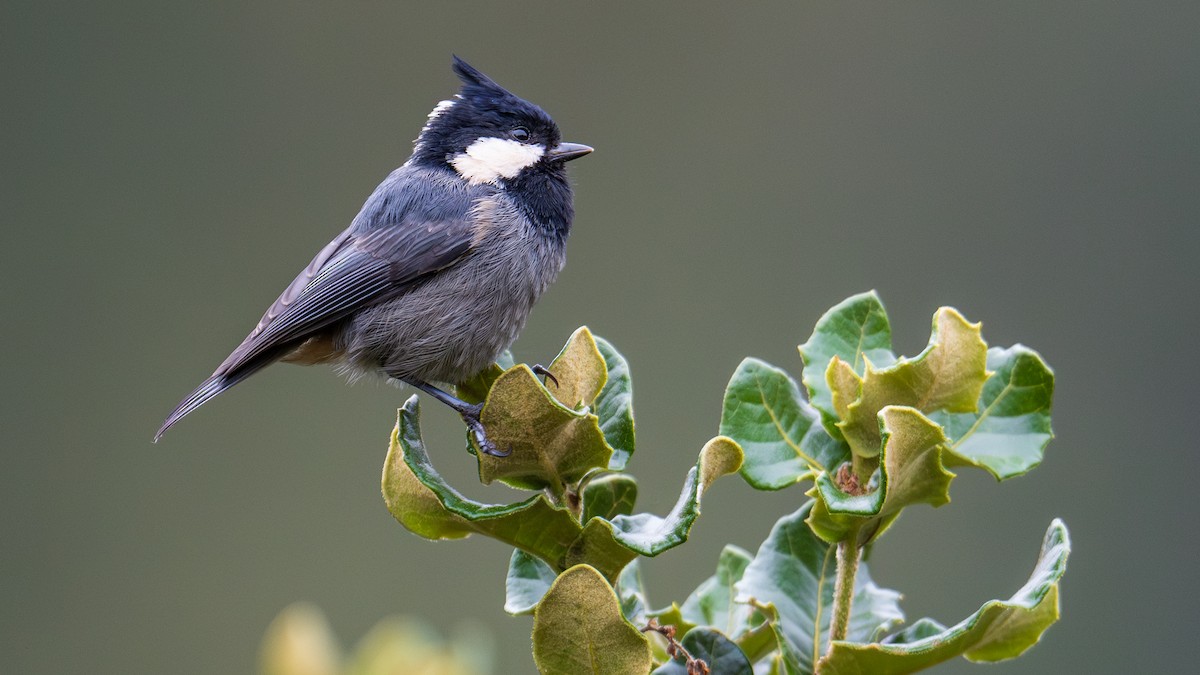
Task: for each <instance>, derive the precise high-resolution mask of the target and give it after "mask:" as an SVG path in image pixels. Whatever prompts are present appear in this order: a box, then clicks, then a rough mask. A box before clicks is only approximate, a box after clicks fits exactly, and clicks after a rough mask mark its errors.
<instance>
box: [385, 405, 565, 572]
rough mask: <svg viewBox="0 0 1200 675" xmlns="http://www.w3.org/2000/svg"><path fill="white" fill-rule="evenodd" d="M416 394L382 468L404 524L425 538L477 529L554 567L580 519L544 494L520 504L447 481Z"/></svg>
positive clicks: (391, 505) (388, 495)
mask: <svg viewBox="0 0 1200 675" xmlns="http://www.w3.org/2000/svg"><path fill="white" fill-rule="evenodd" d="M419 419H420V418H419V403H418V400H417V397H416V396H413V397H412V398H410V399H408V401H406V402H405V404H404V406H403V407H402V408H400V411H399V414H398V416H397V420H396V428H395V429H394V430H393V431H392V441H391V445H390V447H389V448H388V455H387V460H386V461H385V462H384V467H383V498H384V502H385V503H386V504H387V507H388V511H390V512H391V514H392V516H393V517H395V518H396V520H398V521H400V524H401V525H403V526H404V527H406V528H408V529H409V530H410V531H412V532H413V533H415V534H417V535H419V536H421V537H424V538H426V539H460V538H462V537H465V536H467V535H469V534H471V533H473V532H478V533H481V534H486V535H487V536H489V537H492V538H494V539H499V540H500V541H503V542H506V543H508V544H511V545H513V546H516V547H518V548H521V549H524V550H525V551H528V552H529V553H532V554H534V555H536V556H537V557H539V558H541V559H542V560H544V561H545V562H546V563H547V564H549V565H550V566H551V567H555V568H556V569H560V570H561V569H564V566H563V559H564V558H565V556H566V554H567V552H568V551H569V550H570V547H571V545H572V544H573V543H574V542H575V541H576V540H577V539H578V538H579V535H580V533H581V531H582V530H581V528H580V526H579V523H578V521H576V520H575V519H574V517H572V515H571V514H570V512H569V511H567V510H566V509H562V508H558V507H555V506H553V505H551V504H550V503H549V502H548V501H547V500H546V497H545V496H544V495H540V494H539V495H535V496H534V497H531V498H530V499H527V500H525V501H523V502H518V503H516V504H503V505H500V504H483V503H480V502H477V501H474V500H471V499H469V498H467V497H465V496H463V495H462V494H460V493H459V492H458V491H456V490H455V489H454V488H452V487H450V485H449V484H448V483H446V481H445V479H443V478H442V476H441V475H440V474H438V472H437V471H436V470H435V469H434V468H433V465H432V464H431V463H430V461H429V455H428V453H427V452H426V450H425V444H424V442H423V441H422V440H421V428H420V421H419Z"/></svg>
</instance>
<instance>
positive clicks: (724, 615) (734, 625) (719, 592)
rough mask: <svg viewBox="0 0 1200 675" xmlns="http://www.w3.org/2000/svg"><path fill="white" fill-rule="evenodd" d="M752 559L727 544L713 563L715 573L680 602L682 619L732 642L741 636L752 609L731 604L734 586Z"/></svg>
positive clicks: (748, 623)
mask: <svg viewBox="0 0 1200 675" xmlns="http://www.w3.org/2000/svg"><path fill="white" fill-rule="evenodd" d="M752 559H753V558H752V556H751V555H750V553H749V552H748V551H746V550H743V549H741V548H739V547H737V546H734V545H732V544H727V545H726V546H725V548H724V549H723V550H722V551H721V556H720V558H718V559H717V573H716V574H714V575H712V576H711V577H709V578H708V579H705V580H704V581H703V582H702V583H701V584H700V585H699V586H697V587H696V590H695V591H692V594H691V595H689V596H688V597H687V599H686V600H684V601H683V604H682V605H681V606H680V608H679V610H680V614H681V615H682V617H683V618H684V619H686V620H687V621H689V622H690V623H692V624H695V625H697V626H710V627H712V628H716V629H717V630H719V631H721V632H722V633H724V634H725V635H728V636H729V637H732V638H737V637H738V636H740V635H741V634H742V633H743V632H745V631H746V630H747V629H748V628H749V625H750V615H751V614H752V613H753V611H754V608H753V607H751V606H749V605H745V604H738V603H735V602H734V597H736V596H737V592H736V591H735V590H734V585H735V584H737V582H738V581H741V579H742V573H743V572H745V571H746V566H747V565H749V564H750V561H751V560H752Z"/></svg>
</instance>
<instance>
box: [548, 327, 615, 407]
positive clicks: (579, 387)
mask: <svg viewBox="0 0 1200 675" xmlns="http://www.w3.org/2000/svg"><path fill="white" fill-rule="evenodd" d="M547 370H549V371H550V374H551V375H552V376H553V379H551V381H550V385H549V387H548V390H549V391H550V392H551V393H552V394H554V398H556V399H558V400H559V402H561V403H562V404H563V405H564V406H566V407H567V408H570V409H572V410H580V409H583V408H586V407H589V406H591V405H592V401H594V400H596V396H598V395H599V394H600V391H601V390H602V389H603V388H604V384H605V380H607V379H608V367H607V365H606V364H605V361H604V356H603V355H602V354H601V353H600V350H599V348H598V347H597V346H596V340H595V338H593V337H592V333H591V331H589V330H588V328H587V326H582V327H580V328H576V329H575V332H574V333H572V334H571V337H570V338H568V339H567V344H565V345H563V348H562V351H561V352H559V353H558V356H556V357H554V361H552V362H551V363H550V367H549V368H548V369H547ZM555 379H557V380H558V383H557V384H555V383H554V380H555Z"/></svg>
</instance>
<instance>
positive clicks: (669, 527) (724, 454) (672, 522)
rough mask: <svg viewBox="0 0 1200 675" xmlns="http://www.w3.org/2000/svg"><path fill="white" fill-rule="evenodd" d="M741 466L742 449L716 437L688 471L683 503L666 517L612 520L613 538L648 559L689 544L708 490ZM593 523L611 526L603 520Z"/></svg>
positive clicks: (624, 517) (682, 498) (641, 515)
mask: <svg viewBox="0 0 1200 675" xmlns="http://www.w3.org/2000/svg"><path fill="white" fill-rule="evenodd" d="M741 464H742V449H741V448H739V447H738V445H737V443H734V442H733V441H732V440H731V439H729V438H726V437H724V436H717V437H715V438H713V439H712V440H710V441H709V442H708V443H706V444H705V445H704V448H703V449H702V450H701V451H700V459H699V460H698V461H697V462H696V466H694V467H692V469H691V470H690V471H688V475H687V479H686V480H685V481H684V485H683V491H682V492H681V493H680V495H679V500H678V501H676V502H675V507H674V508H672V509H671V512H670V513H669V514H667V516H666V517H662V518H660V517H659V516H655V515H653V514H649V513H638V514H635V515H630V516H616V517H614V518H613V519H612V520H611V521H609V522H610V523H611V528H610V530H609V531H610V532H611V533H612V534H611V536H612V537H613V539H614V540H616V541H617V542H618V543H620V544H621V545H623V546H625V547H626V548H628V549H630V550H632V551H636V552H637V553H640V554H641V555H645V556H656V555H658V554H659V553H662V552H663V551H666V550H668V549H671V548H674V547H676V546H678V545H680V544H682V543H683V542H685V541H687V536H688V532H689V531H690V530H691V529H692V523H693V522H695V520H696V516H698V515H700V499H701V496H702V495H703V494H704V492H705V490H707V489H708V488H709V486H710V485H712V483H713V481H715V480H716V479H718V478H720V477H721V476H725V475H728V474H730V473H733V472H735V471H737V470H738V468H739V467H740V466H741ZM591 523H604V524H606V525H607V524H608V523H605V521H601V520H593V521H591ZM591 523H589V525H590V524H591ZM586 534H587V532H586V530H585V535H586Z"/></svg>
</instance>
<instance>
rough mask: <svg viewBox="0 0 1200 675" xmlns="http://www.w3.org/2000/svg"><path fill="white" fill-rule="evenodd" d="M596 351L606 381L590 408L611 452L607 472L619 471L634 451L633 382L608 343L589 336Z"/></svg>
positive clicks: (617, 353) (624, 365)
mask: <svg viewBox="0 0 1200 675" xmlns="http://www.w3.org/2000/svg"><path fill="white" fill-rule="evenodd" d="M593 337H594V338H595V341H596V349H598V350H599V351H600V355H601V356H603V357H604V365H605V368H606V369H607V370H608V379H607V380H606V381H605V383H604V388H602V389H601V390H600V394H599V395H598V396H597V397H596V402H595V404H594V405H593V406H592V407H593V409H594V411H595V413H596V415H597V416H598V417H599V418H600V430H601V431H603V432H604V439H605V440H606V441H608V444H609V446H611V447H612V449H613V454H612V457H611V458H610V459H609V460H608V468H609V469H611V470H613V471H620V470H622V469H624V468H625V465H626V464H628V463H629V458H630V457H632V456H633V450H634V424H633V379H632V378H631V377H630V375H629V364H628V363H627V362H626V361H625V357H624V356H621V353H620V352H618V351H617V350H616V349H615V348H614V347H613V346H612V344H611V343H609V342H608V340H605V339H604V338H602V337H598V336H593Z"/></svg>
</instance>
